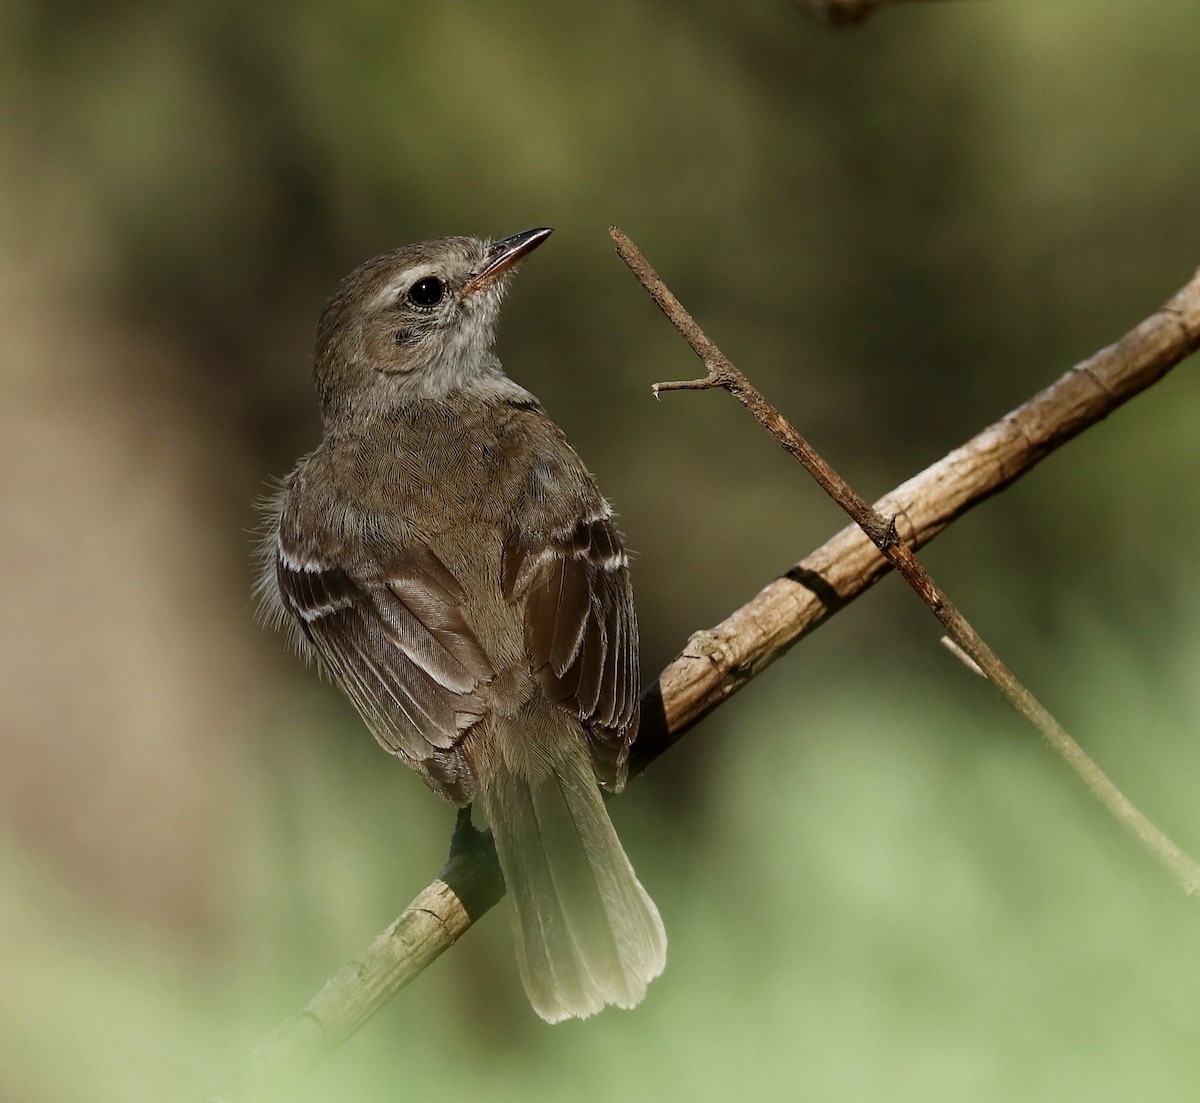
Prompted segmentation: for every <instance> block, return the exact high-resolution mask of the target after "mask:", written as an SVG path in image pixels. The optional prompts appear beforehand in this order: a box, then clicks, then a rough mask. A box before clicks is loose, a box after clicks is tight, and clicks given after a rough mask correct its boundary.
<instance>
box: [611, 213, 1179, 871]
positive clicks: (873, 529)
mask: <svg viewBox="0 0 1200 1103" xmlns="http://www.w3.org/2000/svg"><path fill="white" fill-rule="evenodd" d="M609 232H610V234H611V235H612V239H613V241H614V242H615V243H616V246H617V252H618V253H619V254H620V257H621V259H622V260H623V261H625V263H626V264H627V265H629V268H630V270H631V271H632V272H633V274H634V275H635V276H636V277H637V278H638V280H639V282H640V283H641V284H642V286H643V287H644V288H645V289H646V290H647V291H648V292H649V293H650V296H651V298H653V299H654V301H655V303H657V304H658V306H659V308H660V309H661V310H662V312H663V313H664V314H665V315H666V316H667V318H668V319H669V320H670V321H671V323H672V324H673V325H674V326H675V328H676V329H677V330H679V332H680V333H681V334H682V335H683V337H684V339H685V340H686V341H687V342H688V344H689V345H691V347H692V349H693V351H694V352H695V353H696V355H697V356H699V357H700V359H701V361H703V363H704V367H705V370H706V371H707V373H708V374H707V375H706V376H705V377H704V378H703V379H691V380H683V381H678V382H669V383H656V384H654V388H653V390H654V394H655V395H658V394H660V393H661V392H663V391H678V390H712V389H715V388H720V389H722V390H726V391H728V392H729V393H730V394H731V395H733V397H734V398H736V399H737V400H738V401H739V402H740V403H741V404H742V405H743V406H745V407H746V409H748V410H749V411H750V412H751V413H752V414H753V415H754V416H755V418H757V420H758V421H759V423H760V424H761V425H762V426H763V427H764V428H765V429H766V430H767V431H768V432H769V433H770V434H771V435H772V436H773V437H774V438H775V439H776V440H777V441H778V442H779V444H780V445H781V446H782V447H783V449H784V450H785V451H786V452H788V453H790V454H791V455H793V456H795V457H796V459H798V460H799V461H800V462H801V463H802V464H803V465H804V467H805V468H806V469H807V470H808V472H809V474H810V475H812V477H813V478H814V479H815V480H816V481H817V483H818V485H819V486H820V487H821V489H822V490H824V491H825V492H826V493H827V494H828V495H829V496H830V497H831V498H832V499H833V500H834V501H835V502H837V504H838V505H839V506H841V507H842V509H843V510H845V511H846V513H848V514H849V515H850V517H851V519H852V520H853V521H854V523H855V524H857V525H858V526H859V528H861V529H862V530H863V532H865V533H866V534H867V536H868V538H869V539H870V540H871V542H872V543H873V544H874V545H875V546H876V547H877V548H878V549H879V551H880V553H881V554H882V555H883V556H884V558H886V559H887V561H888V562H889V563H890V564H891V565H892V566H893V567H894V568H895V569H896V571H897V572H898V573H899V574H900V575H901V576H902V577H903V578H904V580H905V581H906V582H907V583H908V584H909V585H910V586H911V587H912V588H913V589H914V590H915V591H916V592H917V596H918V597H920V599H921V600H922V601H923V602H924V603H925V604H926V605H928V606H929V608H930V610H931V611H932V612H933V614H934V616H936V617H937V618H938V620H939V621H941V622H942V625H943V626H944V627H945V629H946V631H947V632H948V633H949V634H950V638H951V639H952V640H953V641H954V643H955V644H956V645H957V646H958V647H959V648H961V649H962V651H963V652H964V653H965V654H966V655H967V656H968V657H969V658H970V659H971V661H972V662H974V663H975V664H976V666H978V667H979V669H980V670H981V671H982V673H983V675H984V677H986V678H987V680H988V681H989V682H991V683H992V685H994V686H995V687H996V688H997V689H998V690H999V691H1000V692H1001V693H1002V694H1003V696H1004V699H1005V700H1006V701H1007V702H1008V703H1009V704H1010V705H1012V707H1013V708H1014V709H1016V710H1017V712H1019V713H1020V714H1021V715H1022V716H1024V717H1025V718H1026V719H1027V720H1028V721H1029V722H1030V723H1031V724H1033V725H1034V727H1036V728H1037V729H1038V731H1040V732H1041V733H1042V735H1043V736H1044V737H1045V739H1046V741H1047V742H1048V743H1049V744H1050V745H1051V746H1052V747H1053V748H1054V749H1055V750H1056V751H1057V752H1058V753H1059V755H1061V756H1062V758H1063V759H1065V760H1066V762H1067V764H1068V765H1069V766H1070V767H1071V769H1073V770H1074V771H1075V772H1076V773H1077V774H1078V775H1079V776H1080V777H1081V778H1082V779H1083V781H1084V783H1085V784H1086V785H1087V787H1088V788H1089V789H1091V791H1092V792H1093V793H1094V794H1095V796H1096V797H1097V798H1098V799H1099V801H1100V802H1101V804H1103V805H1104V807H1105V808H1107V809H1108V810H1109V812H1111V813H1112V814H1113V815H1114V816H1115V817H1116V818H1117V819H1118V820H1119V821H1120V822H1121V823H1122V824H1124V825H1125V827H1126V828H1128V829H1129V830H1130V831H1131V832H1132V833H1133V834H1134V836H1135V837H1136V838H1137V839H1138V840H1139V841H1140V842H1141V843H1142V845H1143V846H1145V847H1146V849H1147V850H1149V851H1150V853H1151V854H1152V855H1153V856H1154V857H1155V858H1157V859H1158V860H1159V861H1160V862H1162V863H1163V865H1165V866H1166V867H1167V869H1169V870H1170V871H1171V873H1173V874H1174V875H1175V877H1176V879H1177V880H1178V881H1179V883H1180V885H1181V886H1182V888H1183V890H1184V891H1185V892H1186V893H1188V894H1189V895H1190V894H1192V893H1195V892H1198V891H1200V865H1198V864H1197V863H1196V861H1195V860H1194V859H1193V858H1191V857H1190V856H1189V855H1188V854H1186V853H1184V851H1182V850H1181V849H1180V848H1179V847H1178V846H1177V845H1176V844H1175V843H1174V842H1173V841H1172V840H1171V839H1170V838H1168V837H1167V836H1166V835H1165V834H1164V833H1163V832H1162V831H1161V830H1159V828H1158V827H1157V826H1155V824H1154V823H1152V822H1151V821H1150V820H1149V819H1148V818H1147V817H1146V816H1145V815H1143V814H1142V813H1141V812H1140V811H1139V810H1138V809H1137V808H1136V807H1135V806H1134V805H1133V804H1132V802H1131V801H1130V800H1129V799H1128V798H1127V797H1126V796H1125V794H1124V793H1122V792H1121V790H1120V789H1118V788H1117V786H1116V785H1114V784H1113V782H1112V780H1111V779H1110V778H1109V777H1108V776H1107V775H1106V774H1105V773H1104V771H1103V770H1101V769H1100V767H1099V766H1097V765H1096V763H1095V762H1094V761H1093V760H1092V759H1091V758H1090V757H1089V756H1088V754H1087V752H1085V751H1084V750H1083V748H1082V747H1080V746H1079V744H1078V743H1076V742H1075V740H1074V739H1072V738H1071V736H1070V735H1068V734H1067V732H1066V730H1065V729H1064V728H1063V727H1062V725H1061V724H1059V722H1058V721H1057V720H1056V719H1055V718H1054V717H1053V716H1052V715H1051V714H1050V712H1049V711H1048V710H1047V709H1046V708H1045V706H1044V705H1042V703H1041V702H1040V701H1038V700H1037V698H1036V697H1034V695H1033V694H1032V693H1030V691H1029V690H1028V689H1027V688H1026V687H1025V686H1024V685H1022V683H1021V682H1019V681H1018V680H1017V678H1016V677H1015V676H1014V675H1013V673H1012V671H1010V670H1009V669H1008V667H1007V666H1005V665H1004V663H1003V662H1001V660H1000V657H999V656H998V655H997V654H996V653H995V652H994V651H993V650H992V649H991V648H990V647H989V646H988V645H987V644H986V643H985V642H984V640H983V638H982V637H981V636H980V635H979V633H978V632H976V631H975V629H974V628H973V627H972V626H971V625H970V624H969V623H968V621H967V620H966V618H965V617H964V616H963V615H962V614H961V613H960V612H959V611H958V608H957V607H956V606H955V605H954V603H953V602H952V601H951V600H950V599H949V597H947V596H946V593H945V591H944V590H942V589H941V587H940V586H938V585H937V583H935V582H934V580H933V579H932V578H931V577H930V575H929V572H928V571H926V570H925V568H924V566H922V564H921V562H920V560H918V559H917V557H916V554H915V553H914V552H913V550H912V548H910V547H909V546H908V544H907V543H905V542H904V541H903V540H901V539H900V537H899V534H898V532H897V529H896V519H895V518H894V517H885V516H883V515H882V514H880V513H878V512H877V511H876V510H874V509H873V508H872V507H871V506H870V505H869V504H868V503H867V501H866V500H865V499H864V498H862V497H861V496H860V495H859V494H858V493H857V492H856V491H855V490H854V489H853V488H852V487H851V486H850V485H849V484H848V483H847V482H846V481H845V479H843V478H842V477H841V476H840V475H839V474H838V473H837V472H836V471H835V470H834V469H833V468H832V467H831V466H830V465H829V464H828V463H827V462H826V461H825V459H824V458H823V457H822V456H821V455H820V454H819V453H818V452H817V451H816V449H814V448H813V447H812V445H811V444H809V443H808V441H807V440H805V439H804V437H802V436H801V435H800V434H799V433H798V432H797V431H796V430H795V428H794V427H793V426H792V425H791V423H790V422H789V421H788V420H787V419H786V418H785V417H784V416H783V415H782V414H781V413H780V412H779V411H778V410H776V409H775V407H774V406H772V405H771V403H770V402H768V401H767V400H766V398H764V397H763V395H762V393H761V392H760V391H759V390H758V388H757V387H755V386H754V384H753V383H751V382H750V381H749V380H748V379H747V378H746V377H745V376H744V375H743V374H742V373H741V372H740V371H739V370H738V369H737V368H736V367H734V365H733V364H732V363H731V362H730V361H729V359H728V358H727V357H726V356H725V355H724V354H723V353H722V352H721V350H720V349H718V348H717V346H716V345H714V344H713V343H712V341H710V340H709V339H708V337H707V336H706V335H705V333H704V331H703V330H702V329H701V328H700V327H699V326H698V325H697V324H696V322H695V320H694V319H693V318H692V316H691V315H690V314H689V313H688V312H687V311H686V310H685V309H684V307H683V306H682V304H681V303H680V302H679V300H678V299H677V298H675V296H674V295H673V294H672V293H671V290H670V289H669V288H668V287H667V285H666V284H665V283H663V281H662V279H661V278H660V277H659V275H658V273H657V272H655V271H654V269H653V268H652V267H651V266H650V264H649V262H648V261H647V260H646V258H645V257H644V256H643V255H642V253H641V251H640V250H639V249H638V248H637V246H636V245H634V244H633V242H632V241H630V240H629V238H628V237H626V236H625V235H624V234H623V233H622V232H621V231H620V230H618V229H617V228H616V227H615V226H614V227H613V228H612V229H611V230H610V231H609Z"/></svg>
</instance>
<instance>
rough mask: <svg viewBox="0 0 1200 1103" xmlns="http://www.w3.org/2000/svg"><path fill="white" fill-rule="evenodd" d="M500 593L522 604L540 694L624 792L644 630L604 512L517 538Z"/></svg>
mask: <svg viewBox="0 0 1200 1103" xmlns="http://www.w3.org/2000/svg"><path fill="white" fill-rule="evenodd" d="M597 497H598V495H597ZM576 516H580V515H579V514H577V515H576ZM501 583H502V586H503V589H504V595H505V597H506V598H508V600H510V601H512V602H514V603H515V602H521V601H523V602H524V617H525V649H526V652H527V653H528V656H529V659H530V662H531V664H532V666H533V669H534V673H535V675H536V677H537V680H538V683H539V685H540V686H541V688H542V691H543V692H544V693H545V694H546V696H547V697H549V698H550V700H552V701H553V702H554V703H555V704H557V705H559V706H560V707H561V708H563V709H565V710H566V711H567V712H569V713H571V714H572V715H573V716H575V717H577V718H578V719H579V720H580V722H581V723H582V724H583V726H584V728H585V730H586V731H587V733H588V736H589V738H590V740H591V743H592V750H593V757H594V760H595V763H596V766H597V770H598V772H599V774H600V776H601V780H602V781H603V782H604V783H605V784H606V785H609V786H610V787H612V788H615V789H617V790H619V789H620V788H621V786H622V785H624V782H625V773H626V760H627V759H628V757H629V747H630V744H631V743H632V742H633V738H634V735H635V734H636V730H637V720H638V697H639V688H640V687H639V685H638V626H637V615H636V613H635V612H634V607H633V589H632V587H631V585H630V582H629V560H628V558H627V557H626V555H625V552H624V550H623V549H622V547H621V540H620V537H619V536H618V535H617V530H616V527H615V526H614V524H613V521H612V514H611V511H610V510H609V509H608V507H607V505H606V504H603V503H602V502H601V504H600V506H599V507H598V508H592V509H591V510H585V511H584V513H583V514H582V516H581V517H580V519H579V520H577V521H575V522H574V523H571V522H569V521H568V522H565V523H564V524H562V525H561V526H560V527H558V528H551V529H550V530H549V531H546V529H545V528H544V527H543V528H542V530H541V531H538V530H537V529H534V528H518V529H514V530H513V531H512V532H511V533H510V534H509V536H508V537H507V539H506V540H505V543H504V551H503V557H502V561H501Z"/></svg>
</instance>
